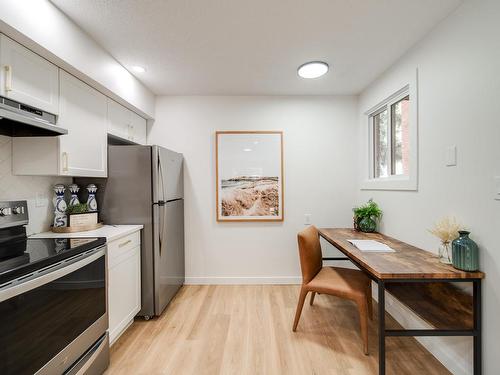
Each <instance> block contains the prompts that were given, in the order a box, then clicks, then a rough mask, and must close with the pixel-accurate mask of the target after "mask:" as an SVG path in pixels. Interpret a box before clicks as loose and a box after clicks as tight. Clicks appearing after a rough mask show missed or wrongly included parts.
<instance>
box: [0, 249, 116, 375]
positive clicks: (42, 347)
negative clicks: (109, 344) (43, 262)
mask: <svg viewBox="0 0 500 375" xmlns="http://www.w3.org/2000/svg"><path fill="white" fill-rule="evenodd" d="M105 254H106V247H105V246H103V247H99V248H96V249H93V250H89V251H87V252H85V253H82V254H79V255H77V256H75V257H72V258H69V259H67V260H65V261H62V262H60V263H57V264H55V265H52V266H50V267H46V268H45V269H42V270H40V271H38V272H36V273H34V274H32V275H28V276H24V277H23V278H19V279H17V280H14V281H13V282H11V283H9V284H8V285H5V286H3V287H1V288H0V317H1V320H0V374H3V375H10V374H16V375H22V374H30V375H31V374H62V373H63V372H65V371H66V370H67V369H68V368H70V367H71V366H72V364H73V363H74V362H76V361H77V360H78V359H79V358H81V357H82V356H83V355H85V353H86V351H87V350H88V349H89V348H91V347H92V346H93V345H94V344H95V343H96V342H97V341H98V340H99V339H100V338H101V337H102V336H103V335H104V334H105V333H106V329H107V327H108V316H107V309H106V305H107V303H106V301H107V299H106V259H105Z"/></svg>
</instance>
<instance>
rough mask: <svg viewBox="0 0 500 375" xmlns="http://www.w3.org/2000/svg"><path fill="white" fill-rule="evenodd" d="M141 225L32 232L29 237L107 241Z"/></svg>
mask: <svg viewBox="0 0 500 375" xmlns="http://www.w3.org/2000/svg"><path fill="white" fill-rule="evenodd" d="M143 227H144V226H143V225H104V226H103V227H102V228H99V229H96V230H89V231H86V232H75V233H54V232H43V233H38V234H33V235H31V236H30V238H68V237H71V238H82V237H106V240H107V241H108V242H110V241H114V240H116V239H118V238H121V237H124V236H126V235H128V234H131V233H134V232H137V231H138V230H141V229H142V228H143Z"/></svg>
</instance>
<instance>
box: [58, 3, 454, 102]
mask: <svg viewBox="0 0 500 375" xmlns="http://www.w3.org/2000/svg"><path fill="white" fill-rule="evenodd" d="M52 2H53V3H54V4H55V5H56V6H57V7H59V8H60V9H61V10H62V11H63V12H65V13H66V14H67V15H68V16H69V17H70V18H71V19H73V20H74V21H75V22H76V23H77V24H78V25H79V26H80V27H81V28H82V29H84V30H86V31H87V32H88V33H89V34H90V35H91V36H92V37H93V38H94V39H95V40H96V41H97V42H98V43H99V44H101V45H102V46H103V47H104V48H105V49H106V50H108V51H109V52H110V53H111V54H112V55H113V56H114V57H115V58H116V59H117V60H118V61H119V62H120V63H121V64H123V65H124V66H125V67H127V68H130V66H132V65H141V66H144V67H145V68H146V69H147V71H146V73H143V74H137V73H134V74H135V75H136V76H137V78H139V79H140V80H141V81H142V82H143V83H144V84H145V85H146V86H148V87H149V88H150V89H151V90H152V91H153V92H154V93H155V94H158V95H162V94H164V95H194V94H200V95H326V94H357V93H359V92H360V91H361V90H362V89H363V88H365V87H366V86H367V85H368V84H369V83H370V82H371V81H372V80H374V79H375V78H376V77H377V76H378V75H380V74H381V73H382V72H383V71H384V70H385V69H387V68H388V67H389V66H390V65H391V64H392V63H393V62H394V61H395V60H396V59H397V58H398V57H400V56H401V55H402V54H403V53H404V52H405V51H406V50H407V49H408V48H410V47H411V46H412V45H413V44H414V43H416V42H417V41H418V40H419V39H421V38H422V37H423V36H424V35H425V34H426V33H427V32H429V31H430V30H431V29H432V28H433V27H434V26H435V25H436V24H437V23H438V22H439V21H440V20H442V19H443V18H444V17H446V16H447V15H448V14H449V13H451V12H452V11H453V10H454V9H455V8H456V7H457V6H458V5H459V4H460V3H461V2H462V1H461V0H439V1H436V0H418V1H416V0H198V1H195V0H142V1H139V0H52ZM310 60H323V61H326V62H328V63H329V64H330V66H331V68H332V69H331V70H330V72H329V73H328V74H327V75H326V76H324V77H322V78H319V79H316V80H304V79H301V78H299V77H298V76H297V74H296V69H297V67H298V66H299V65H300V64H302V63H304V62H306V61H310Z"/></svg>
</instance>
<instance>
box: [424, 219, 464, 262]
mask: <svg viewBox="0 0 500 375" xmlns="http://www.w3.org/2000/svg"><path fill="white" fill-rule="evenodd" d="M461 228H462V227H461V225H460V224H459V223H458V222H457V220H456V219H455V218H454V217H451V216H447V217H445V218H443V219H441V220H439V221H438V222H436V223H435V224H434V227H433V228H432V229H429V232H430V233H432V234H433V235H435V236H436V237H437V238H439V240H440V241H441V246H440V247H439V252H438V255H439V260H440V261H441V262H442V263H447V264H449V263H451V254H450V244H451V241H453V240H454V239H455V238H457V237H458V231H459V230H460V229H461Z"/></svg>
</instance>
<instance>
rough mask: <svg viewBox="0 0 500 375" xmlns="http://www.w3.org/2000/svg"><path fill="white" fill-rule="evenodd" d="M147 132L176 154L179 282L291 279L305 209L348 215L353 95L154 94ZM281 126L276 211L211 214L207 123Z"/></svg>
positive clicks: (342, 221) (318, 218) (335, 219)
mask: <svg viewBox="0 0 500 375" xmlns="http://www.w3.org/2000/svg"><path fill="white" fill-rule="evenodd" d="M155 118H156V122H155V124H154V126H153V127H152V130H151V133H150V134H149V136H148V142H149V143H150V144H159V145H161V146H164V147H167V148H171V149H173V150H176V151H179V152H182V153H183V154H184V157H185V200H186V202H185V224H186V275H187V282H188V283H251V282H255V283H262V282H276V283H280V282H284V283H286V282H299V281H300V277H299V275H300V270H299V264H298V253H297V244H296V234H297V232H298V231H299V230H300V229H302V228H303V227H304V224H303V223H304V214H306V213H310V214H312V221H313V223H315V224H317V225H322V226H349V225H351V221H352V219H351V217H352V216H351V209H352V203H353V202H354V200H355V194H356V190H355V189H356V176H357V174H356V172H355V170H354V169H353V166H355V159H356V156H355V154H356V153H357V150H356V147H353V144H354V143H355V142H356V138H355V136H356V127H355V126H353V125H354V124H355V122H356V99H355V98H352V97H160V98H158V99H157V102H156V115H155ZM216 130H283V131H284V167H285V174H284V183H285V200H284V202H285V206H284V208H285V221H284V222H283V223H217V222H216V220H215V152H214V146H215V131H216Z"/></svg>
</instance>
